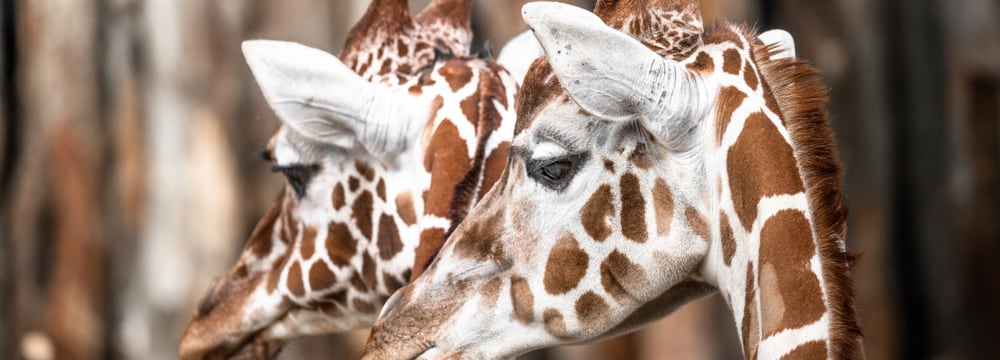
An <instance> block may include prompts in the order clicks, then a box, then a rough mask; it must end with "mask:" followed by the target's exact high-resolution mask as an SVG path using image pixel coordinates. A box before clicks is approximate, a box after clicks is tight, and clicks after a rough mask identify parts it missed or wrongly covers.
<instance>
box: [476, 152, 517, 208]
mask: <svg viewBox="0 0 1000 360" xmlns="http://www.w3.org/2000/svg"><path fill="white" fill-rule="evenodd" d="M509 153H510V141H503V142H501V143H500V145H497V148H496V149H494V150H493V152H492V153H491V154H490V156H489V157H487V158H486V164H485V165H483V184H482V187H480V189H479V196H478V198H479V199H482V198H484V197H485V196H486V193H487V192H489V191H490V189H492V188H493V185H495V184H496V182H497V180H500V176H501V175H503V170H504V169H505V168H506V167H507V155H508V154H509Z"/></svg>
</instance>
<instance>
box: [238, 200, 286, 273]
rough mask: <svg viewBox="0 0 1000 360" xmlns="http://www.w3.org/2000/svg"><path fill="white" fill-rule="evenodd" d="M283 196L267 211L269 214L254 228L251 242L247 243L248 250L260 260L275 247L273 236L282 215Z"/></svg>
mask: <svg viewBox="0 0 1000 360" xmlns="http://www.w3.org/2000/svg"><path fill="white" fill-rule="evenodd" d="M283 196H284V194H282V195H280V196H279V197H278V200H277V202H276V203H275V204H274V205H272V206H271V208H270V209H269V210H267V214H264V217H263V218H261V219H260V221H258V222H257V225H256V226H254V228H253V232H251V233H250V240H249V241H247V245H246V248H247V249H249V250H250V252H251V253H253V254H254V255H256V256H257V257H258V258H261V257H264V256H267V255H268V254H270V253H271V249H272V245H273V244H272V243H271V242H272V240H271V236H272V235H273V233H274V225H275V224H276V223H277V222H278V217H279V216H280V215H281V211H282V210H281V208H282V207H281V198H282V197H283Z"/></svg>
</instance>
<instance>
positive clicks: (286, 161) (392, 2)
mask: <svg viewBox="0 0 1000 360" xmlns="http://www.w3.org/2000/svg"><path fill="white" fill-rule="evenodd" d="M469 12H470V1H469V0H435V1H433V2H431V4H430V5H429V6H428V7H427V8H426V9H425V10H423V11H422V12H420V13H419V14H418V15H417V16H415V17H411V15H410V12H409V6H408V4H407V1H405V0H375V1H373V2H372V4H371V5H370V7H369V8H368V10H367V12H366V13H365V15H364V16H363V17H362V19H361V20H360V21H359V22H358V24H357V25H356V26H355V27H354V28H353V29H352V31H351V32H350V35H349V37H348V39H347V41H346V45H345V47H344V49H343V51H342V52H341V54H340V56H339V57H334V56H333V55H330V54H328V53H325V52H323V51H321V50H317V49H312V48H308V47H305V46H302V45H298V44H294V43H287V42H278V41H264V40H256V41H248V42H245V43H244V45H243V51H244V55H245V56H246V58H247V62H248V64H249V65H250V69H251V70H252V72H253V74H254V77H255V78H256V79H257V82H258V84H259V85H260V88H261V90H262V92H263V94H264V97H265V99H266V100H267V101H268V103H269V104H270V106H271V107H272V109H273V110H274V111H275V113H276V114H277V115H278V117H279V118H280V119H281V120H282V123H283V125H282V127H281V128H280V129H279V130H278V131H277V132H276V133H275V135H274V136H273V137H272V139H271V141H270V142H269V144H268V148H267V151H265V157H266V158H267V159H268V160H270V161H273V162H274V170H275V171H278V172H282V173H283V174H284V175H285V176H286V178H287V180H288V184H287V186H286V188H285V190H284V192H283V193H282V194H281V195H280V196H279V197H278V198H277V199H276V201H275V204H274V205H273V207H272V208H271V210H270V211H269V212H268V213H267V214H266V215H264V217H263V218H262V219H261V220H260V222H259V223H258V225H257V227H256V228H255V229H254V231H253V234H252V235H251V236H250V239H249V240H248V242H247V244H246V248H245V250H244V251H243V253H242V254H241V256H240V258H239V260H238V262H237V263H236V265H235V266H234V267H233V268H232V269H231V270H230V271H229V272H228V273H227V274H226V275H225V276H224V277H223V278H221V279H220V280H218V281H217V282H216V283H215V284H214V285H213V287H212V288H211V289H210V290H209V291H208V293H207V294H206V295H205V297H204V299H203V300H202V303H201V305H200V306H199V308H198V310H197V313H196V314H195V316H194V319H193V320H192V321H191V323H190V324H189V325H188V328H187V329H186V331H185V333H184V336H183V339H182V341H181V345H180V353H181V357H183V358H202V357H231V356H245V355H249V356H265V357H266V356H271V355H274V354H275V353H276V352H277V351H278V350H279V349H280V348H281V345H282V344H283V340H286V339H290V338H293V337H296V336H301V335H309V334H321V333H329V332H336V331H344V330H350V329H356V328H361V327H365V326H368V325H370V324H371V322H372V321H374V319H375V316H376V314H377V313H376V312H377V310H378V309H379V307H380V306H381V305H382V303H383V302H384V301H385V299H386V298H388V296H389V294H391V293H392V292H393V291H395V290H396V289H397V288H399V287H401V286H403V284H405V283H407V282H408V281H409V280H410V277H411V276H416V274H418V273H419V271H421V270H422V269H423V268H424V266H425V264H426V263H427V262H428V261H429V259H430V258H431V257H432V256H433V254H434V252H436V251H437V248H438V247H439V246H440V244H441V243H442V242H443V239H444V237H445V234H446V233H447V232H448V231H450V230H451V228H452V227H453V226H454V225H455V224H457V223H458V222H459V221H460V220H461V218H462V217H463V216H464V215H465V213H466V212H467V211H468V209H469V208H471V206H472V204H474V203H475V202H476V201H478V199H479V198H480V197H481V196H482V195H483V194H484V193H485V192H486V190H488V189H489V188H490V187H491V186H492V184H493V183H494V182H495V181H496V179H497V178H498V176H499V174H500V172H501V171H502V168H503V165H504V164H505V162H506V155H507V146H508V144H509V140H510V137H511V134H512V131H513V125H514V124H513V119H514V113H513V104H514V93H515V91H516V87H517V84H516V81H515V78H514V77H513V76H512V75H511V74H510V73H509V72H507V71H506V70H505V69H503V68H502V67H500V66H499V65H498V64H497V63H496V62H494V61H493V60H489V59H481V58H478V57H474V56H470V54H469V46H470V42H471V38H472V34H471V32H470V28H469ZM513 51H517V49H515V50H513Z"/></svg>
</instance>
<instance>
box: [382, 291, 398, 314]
mask: <svg viewBox="0 0 1000 360" xmlns="http://www.w3.org/2000/svg"><path fill="white" fill-rule="evenodd" d="M400 290H402V289H400ZM400 290H396V292H394V293H392V296H390V297H389V300H386V301H385V305H382V311H380V312H379V313H378V317H379V318H381V317H383V316H385V314H386V313H388V312H389V311H391V310H392V308H394V307H396V304H398V303H399V299H402V298H403V292H402V291H400Z"/></svg>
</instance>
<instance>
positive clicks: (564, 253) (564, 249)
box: [542, 233, 590, 295]
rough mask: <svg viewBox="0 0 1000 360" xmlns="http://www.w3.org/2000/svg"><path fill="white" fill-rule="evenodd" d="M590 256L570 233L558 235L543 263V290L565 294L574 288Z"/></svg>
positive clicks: (582, 274)
mask: <svg viewBox="0 0 1000 360" xmlns="http://www.w3.org/2000/svg"><path fill="white" fill-rule="evenodd" d="M589 260H590V257H589V256H587V252H586V251H583V249H581V248H580V243H579V242H578V241H576V238H574V237H573V235H572V234H570V233H565V234H563V236H561V237H559V240H557V241H556V244H555V246H553V247H552V251H551V252H549V258H548V261H547V262H546V263H545V276H544V278H543V281H542V283H543V284H545V291H547V292H548V293H549V294H552V295H559V294H565V293H567V292H569V291H570V290H573V289H574V288H576V286H577V285H578V284H579V283H580V280H581V279H583V276H584V275H586V274H587V263H588V261H589Z"/></svg>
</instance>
